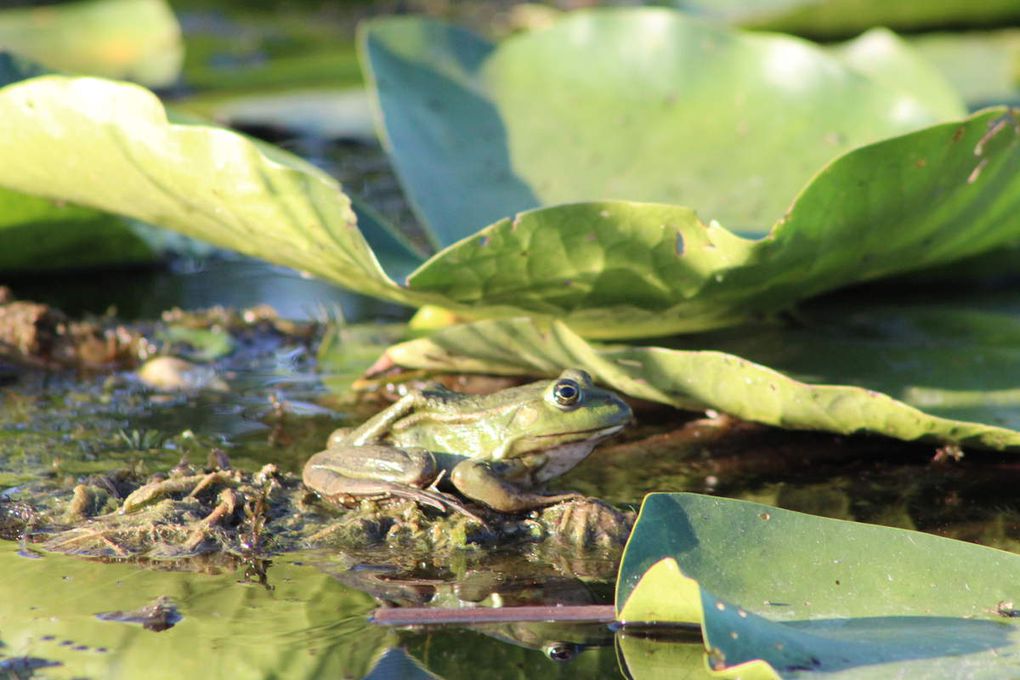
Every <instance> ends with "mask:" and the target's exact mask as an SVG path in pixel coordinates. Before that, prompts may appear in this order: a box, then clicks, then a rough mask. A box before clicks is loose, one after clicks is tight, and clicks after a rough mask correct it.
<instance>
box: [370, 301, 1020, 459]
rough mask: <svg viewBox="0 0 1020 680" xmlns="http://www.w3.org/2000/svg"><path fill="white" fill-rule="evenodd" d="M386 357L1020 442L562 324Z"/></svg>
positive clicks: (706, 354) (430, 343) (865, 393)
mask: <svg viewBox="0 0 1020 680" xmlns="http://www.w3.org/2000/svg"><path fill="white" fill-rule="evenodd" d="M385 357H386V359H387V361H388V362H390V363H393V364H396V365H400V366H408V367H416V368H430V369H435V370H455V371H467V372H489V373H501V374H520V373H526V374H533V375H550V376H552V375H555V374H556V373H558V371H559V370H560V369H561V367H563V366H577V367H579V368H584V369H586V370H588V371H589V372H590V373H591V374H592V375H593V376H594V377H595V378H596V380H598V381H599V382H602V383H604V384H606V385H608V386H610V387H613V388H614V389H617V390H619V391H620V392H623V393H625V394H628V395H630V396H632V397H638V398H641V399H648V400H651V401H657V402H660V403H665V404H672V405H674V406H677V407H679V408H689V409H703V408H712V409H716V410H718V411H722V412H725V413H730V414H732V415H735V416H738V417H740V418H743V419H745V420H752V421H756V422H761V423H765V424H768V425H776V426H779V427H785V428H791V429H809V430H828V431H831V432H838V433H842V434H852V433H858V432H870V433H874V434H882V435H885V436H889V437H895V438H897V439H904V440H908V441H910V440H917V439H922V440H926V441H936V442H949V443H955V444H962V445H967V446H976V447H981V448H991V449H1007V448H1009V449H1015V448H1020V432H1018V431H1016V430H1013V429H1009V428H1006V427H999V426H995V425H990V424H984V423H980V422H972V421H963V420H954V419H950V418H943V417H939V416H935V415H930V414H928V413H925V412H923V411H921V410H919V409H917V408H914V407H913V406H910V405H908V404H905V403H903V402H902V401H897V400H896V399H893V398H892V397H890V396H889V395H887V394H882V393H880V392H876V391H874V390H871V389H867V388H863V387H854V386H848V385H812V384H808V383H804V382H800V381H798V380H795V379H793V378H790V377H789V376H786V375H784V374H782V373H779V372H778V371H775V370H773V369H771V368H767V367H765V366H762V365H761V364H756V363H753V362H751V361H748V360H747V359H744V358H742V357H739V356H735V355H733V354H727V353H724V352H719V351H712V350H675V349H669V348H665V347H627V346H600V345H595V344H589V343H588V342H586V341H585V340H584V339H583V338H581V337H580V336H579V335H577V334H576V333H574V332H572V331H571V330H570V329H569V328H568V327H567V326H566V325H565V324H563V323H561V322H552V323H551V324H543V323H539V322H536V321H534V320H532V319H507V320H492V321H481V322H477V323H473V324H465V325H461V326H454V327H451V328H448V329H446V330H443V331H439V332H437V333H435V334H433V335H432V336H430V337H427V338H420V339H417V340H411V341H409V342H405V343H402V344H399V345H395V346H393V347H391V348H390V349H388V350H387V351H386V354H385Z"/></svg>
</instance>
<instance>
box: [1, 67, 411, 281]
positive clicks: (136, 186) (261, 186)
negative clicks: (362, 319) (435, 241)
mask: <svg viewBox="0 0 1020 680" xmlns="http://www.w3.org/2000/svg"><path fill="white" fill-rule="evenodd" d="M0 119H2V120H3V121H4V125H5V131H6V133H5V134H4V135H2V136H0V156H2V157H4V158H21V159H22V161H21V162H19V163H4V164H3V165H2V166H0V185H3V186H6V187H7V188H9V189H13V190H16V191H20V192H24V193H27V194H35V195H40V196H44V197H48V198H52V199H57V200H61V201H70V202H73V203H77V204H80V205H84V206H89V207H92V208H98V209H101V210H107V211H110V212H113V213H118V214H121V215H126V216H129V217H132V218H135V219H138V220H141V221H143V222H147V223H151V224H157V225H160V226H163V227H168V228H171V229H175V230H177V231H179V232H181V233H183V234H186V235H189V236H195V237H198V238H201V239H204V240H207V241H210V242H212V243H215V244H217V245H220V246H223V247H226V248H232V249H235V250H238V251H240V252H243V253H246V254H249V255H254V256H261V257H264V258H266V259H270V260H272V261H274V262H277V263H280V264H284V265H288V266H291V267H294V268H297V269H300V270H304V271H309V272H311V273H313V274H317V275H319V276H322V277H324V278H327V279H330V280H332V281H335V282H337V283H340V284H342V285H345V286H347V287H349V288H351V289H353V290H358V291H361V292H365V293H369V294H375V295H378V296H380V297H389V298H391V299H397V300H402V299H404V297H405V296H404V294H403V293H402V291H401V290H400V289H399V288H398V287H397V286H396V285H395V284H394V283H393V282H392V281H391V280H390V279H389V278H387V277H386V275H385V274H384V273H383V271H382V269H381V268H380V267H379V264H378V263H377V261H376V259H375V256H374V254H373V253H372V251H371V249H370V248H369V246H368V244H367V243H366V242H365V240H364V238H363V237H362V235H361V233H360V232H359V230H358V228H357V224H356V219H355V216H354V211H353V210H352V208H351V205H350V200H349V199H348V198H347V196H345V195H344V194H343V192H342V191H341V189H340V187H339V185H338V184H337V183H336V182H335V181H334V180H333V179H332V178H330V177H329V175H327V174H326V173H324V172H322V171H321V170H318V169H316V168H314V167H313V166H312V165H311V164H309V163H307V162H305V161H302V160H300V159H297V158H296V157H294V156H291V155H290V154H287V153H286V152H283V151H282V150H280V149H276V148H273V147H270V146H268V145H264V144H256V143H254V142H252V141H250V140H248V139H246V138H245V137H243V136H241V135H238V134H236V133H234V132H230V131H228V130H224V129H222V128H216V127H208V126H203V125H182V124H175V123H170V122H168V121H167V119H166V114H165V112H164V110H163V107H162V106H161V105H160V103H159V100H158V99H156V97H155V96H153V95H152V93H150V92H148V91H147V90H145V89H143V88H141V87H138V86H133V85H129V84H125V83H115V82H111V81H106V80H100V79H94V78H68V77H62V76H42V77H39V78H34V79H30V80H26V81H21V82H17V83H14V84H12V85H8V86H7V87H5V88H3V89H2V90H0Z"/></svg>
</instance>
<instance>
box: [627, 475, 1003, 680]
mask: <svg viewBox="0 0 1020 680" xmlns="http://www.w3.org/2000/svg"><path fill="white" fill-rule="evenodd" d="M1018 577H1020V557H1018V556H1016V555H1013V554H1011V553H1006V552H1002V551H998V550H994V549H991V548H985V547H981V546H976V545H973V544H969V543H964V542H960V541H954V540H951V539H946V538H941V537H937V536H931V535H928V534H922V533H918V532H913V531H906V530H903V529H893V528H888V527H879V526H873V525H866V524H856V523H853V522H846V521H842V520H832V519H825V518H820V517H814V516H811V515H805V514H802V513H798V512H793V511H789V510H781V509H778V508H772V507H770V506H765V505H759V504H757V503H748V502H744V501H735V500H728V499H721V498H714V497H709V496H701V495H697V494H651V495H649V496H648V497H647V498H646V499H645V503H644V505H643V507H642V511H641V515H640V517H639V519H638V523H637V525H636V526H635V528H634V533H633V534H632V536H631V540H630V543H629V544H628V547H627V552H626V554H625V555H624V559H623V563H622V565H621V568H620V578H619V580H618V582H617V612H618V617H619V618H620V619H621V620H623V621H624V622H628V621H630V622H644V623H658V624H663V623H667V622H677V623H697V624H701V625H702V629H703V635H704V638H705V644H706V648H707V649H708V662H709V665H710V666H711V667H713V668H715V669H716V670H720V671H726V673H725V674H724V677H783V678H787V677H806V676H807V675H809V674H810V673H812V672H826V673H838V672H844V673H846V674H847V676H851V675H852V677H855V678H856V677H891V676H894V675H897V674H900V675H904V674H905V675H914V676H924V677H960V676H961V675H966V676H968V677H996V676H1002V675H1004V674H1005V675H1009V674H1011V673H1012V672H1014V670H1015V667H1016V663H1017V662H1016V658H1017V653H1018V652H1020V627H1018V626H1017V625H1016V624H1015V623H1011V622H1010V617H1012V612H1013V611H1014V610H1013V609H1012V607H1013V605H1012V603H1013V601H1014V598H1016V597H1017V596H1018V595H1020V590H1018V587H1017V582H1018ZM625 630H626V624H625ZM1008 669H1014V670H1008ZM770 670H771V671H772V673H770V672H769V671H770ZM638 675H640V674H638ZM837 677H838V676H837Z"/></svg>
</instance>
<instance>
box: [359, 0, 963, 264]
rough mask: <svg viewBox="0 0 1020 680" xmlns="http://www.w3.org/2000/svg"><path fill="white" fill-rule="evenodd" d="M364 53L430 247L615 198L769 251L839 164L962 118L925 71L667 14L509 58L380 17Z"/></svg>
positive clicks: (480, 44) (541, 36) (611, 13)
mask: <svg viewBox="0 0 1020 680" xmlns="http://www.w3.org/2000/svg"><path fill="white" fill-rule="evenodd" d="M887 40H888V41H893V40H895V38H892V37H887ZM361 48H362V53H363V61H364V66H365V69H366V71H367V75H368V77H369V80H370V84H372V85H373V86H374V88H375V93H376V96H377V98H378V102H379V107H380V111H381V123H382V126H383V128H384V131H385V136H386V138H387V140H388V144H389V150H390V152H391V154H392V156H393V159H394V163H395V165H396V168H397V170H398V172H399V175H400V177H401V179H402V181H403V183H404V187H405V190H406V192H407V194H408V195H409V197H410V199H411V201H412V202H413V204H414V205H415V207H416V208H417V209H418V213H419V215H420V217H421V218H422V219H423V221H424V222H426V223H427V224H428V225H429V226H430V227H431V228H432V230H433V232H434V241H435V245H437V246H442V245H446V244H449V243H451V242H453V241H455V240H457V239H459V238H462V237H464V236H467V235H468V234H470V233H472V232H474V231H475V230H477V229H478V228H479V227H480V226H482V225H484V224H488V223H490V222H493V221H494V220H497V219H499V218H502V217H505V216H507V215H511V214H513V213H515V212H517V211H520V210H524V209H528V208H534V207H537V206H543V205H554V204H559V203H569V202H576V201H590V200H605V199H627V200H635V201H656V202H665V203H673V204H678V205H686V206H690V207H692V208H695V209H697V210H698V211H699V214H700V215H702V216H703V217H704V218H706V219H708V218H711V219H715V220H718V221H720V222H721V223H723V224H724V225H726V226H727V227H728V228H729V229H731V230H733V231H737V232H740V233H745V234H759V235H760V234H763V233H765V232H766V231H767V229H768V225H769V224H770V223H771V222H772V221H774V220H775V219H776V218H778V217H780V216H781V215H782V214H783V212H784V210H785V209H786V208H787V206H788V204H789V201H790V198H791V197H792V196H793V195H794V194H795V193H796V191H797V190H798V189H799V188H800V187H801V186H803V185H804V184H805V183H806V182H807V181H808V180H809V179H810V178H811V177H812V175H814V174H815V173H816V172H817V171H818V169H819V168H820V167H821V166H822V165H824V164H825V163H826V162H827V161H829V160H831V159H832V158H834V157H835V156H837V155H839V154H841V153H843V152H846V151H848V150H850V149H853V148H854V147H857V146H860V145H862V144H866V143H868V142H872V141H876V140H878V139H881V138H884V137H890V136H893V135H897V134H902V133H904V132H907V131H909V130H913V129H916V128H918V127H921V126H924V125H928V124H931V123H935V122H938V121H940V120H945V119H947V118H953V117H956V116H959V115H961V114H962V113H963V107H962V104H961V103H960V102H959V100H958V98H954V97H953V96H952V93H951V92H950V91H949V90H948V89H947V88H946V86H945V85H944V84H943V85H942V86H941V87H935V90H937V92H936V91H933V90H932V89H931V87H929V85H930V84H931V83H933V82H936V81H938V80H939V78H940V76H939V75H938V74H937V72H935V71H934V69H932V68H931V67H925V66H924V65H923V64H922V63H921V62H920V61H919V60H915V61H917V63H916V68H915V69H914V70H915V72H916V71H920V70H924V69H925V68H927V72H928V73H927V74H926V76H925V77H924V78H923V79H922V80H923V84H922V83H921V82H920V81H917V82H914V83H913V85H914V87H913V89H912V90H910V92H909V93H908V92H907V91H905V90H904V89H902V88H900V87H890V86H889V84H888V79H887V78H882V79H873V78H871V77H869V76H867V75H865V74H864V73H863V72H861V71H858V70H855V69H854V68H852V67H850V66H847V65H846V64H844V63H842V62H841V61H840V60H838V59H836V58H834V57H833V56H831V55H830V54H828V53H826V52H825V51H824V50H822V49H820V48H818V47H816V46H814V45H812V44H811V43H808V42H806V41H803V40H798V39H795V38H790V37H784V36H777V35H756V34H750V33H742V32H739V31H732V30H729V29H726V28H723V27H720V26H718V25H716V24H711V23H706V22H702V21H699V20H697V19H694V18H692V17H689V16H686V15H684V14H682V13H679V12H675V11H671V10H667V9H655V8H637V9H618V10H593V11H581V12H574V13H571V14H569V15H567V16H566V17H565V18H564V19H562V20H561V21H559V22H558V23H556V24H555V25H553V26H552V27H551V28H549V29H546V30H539V31H533V32H529V33H524V34H519V35H517V36H514V37H511V38H510V39H508V40H505V41H503V42H502V43H500V44H499V45H493V44H491V43H489V42H487V41H486V40H484V39H482V38H481V37H479V36H477V35H475V34H473V33H471V32H469V31H466V30H464V29H460V28H456V27H454V26H450V25H447V24H443V23H439V22H436V21H431V20H428V19H423V18H417V17H414V18H408V17H401V18H386V19H380V20H375V21H372V22H369V23H368V24H367V25H366V27H365V28H364V30H363V31H362V34H361ZM899 49H900V51H909V47H907V46H901V47H900V48H899ZM947 93H948V94H947ZM778 159H782V160H781V161H779V160H778ZM465 196H470V197H471V200H469V201H465V200H463V197H465Z"/></svg>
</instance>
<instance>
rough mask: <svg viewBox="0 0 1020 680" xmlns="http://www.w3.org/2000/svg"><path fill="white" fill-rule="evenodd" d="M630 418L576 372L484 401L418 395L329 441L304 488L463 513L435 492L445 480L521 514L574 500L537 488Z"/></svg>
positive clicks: (617, 401) (309, 467) (610, 395)
mask: <svg viewBox="0 0 1020 680" xmlns="http://www.w3.org/2000/svg"><path fill="white" fill-rule="evenodd" d="M630 420H631V410H630V407H629V406H628V405H627V404H626V402H624V401H623V400H622V399H621V398H620V397H619V396H618V395H617V394H616V393H615V392H611V391H609V390H605V389H601V388H599V387H596V386H595V385H594V384H593V383H592V380H591V376H589V375H588V374H587V373H586V372H584V371H582V370H578V369H568V370H566V371H564V372H563V373H562V374H561V375H560V376H559V377H558V378H557V379H556V380H552V381H542V382H536V383H532V384H530V385H522V386H520V387H513V388H510V389H506V390H502V391H500V392H496V393H494V394H489V395H484V396H474V395H467V394H461V393H459V392H452V391H450V390H447V389H445V388H442V387H436V388H431V389H425V390H421V391H414V392H410V393H408V394H407V395H405V396H404V397H402V398H401V399H400V400H399V401H397V402H396V403H394V404H393V405H392V406H390V407H389V408H387V409H386V410H384V411H382V412H380V413H378V414H377V415H375V416H374V417H372V418H370V419H369V420H368V421H366V422H365V423H364V424H363V425H362V426H361V427H358V428H357V429H354V430H337V431H336V432H334V433H333V434H332V435H330V438H329V442H328V444H327V448H326V450H325V451H321V452H319V453H317V454H315V455H314V456H312V457H311V458H310V459H309V460H308V462H307V463H306V464H305V468H304V482H305V484H306V485H307V486H308V487H309V488H311V489H312V490H313V491H316V492H318V493H319V494H320V495H322V496H325V497H327V498H329V499H341V498H347V497H359V496H375V497H386V496H400V497H405V498H411V499H414V500H416V501H418V502H419V503H422V504H424V505H430V506H433V507H437V508H440V509H456V510H463V506H462V505H460V504H459V502H458V501H457V500H456V499H455V498H454V497H452V496H451V495H449V494H447V493H443V492H441V491H438V490H437V489H436V486H437V484H438V483H439V482H440V481H442V483H443V484H444V485H445V486H446V487H447V488H449V487H451V486H452V488H453V489H455V490H456V491H457V492H459V493H460V494H461V495H462V496H464V497H465V498H467V499H469V500H472V501H476V502H478V503H482V504H484V505H486V506H488V507H490V508H492V509H494V510H497V511H500V512H519V511H522V510H528V509H531V508H536V507H541V506H544V505H550V504H552V503H557V502H559V501H563V500H568V499H570V498H575V497H576V496H577V495H576V494H570V493H567V494H544V493H538V492H535V491H533V490H532V489H533V488H534V487H537V486H540V485H542V484H544V483H545V482H547V481H549V480H551V479H554V478H556V477H559V476H560V475H562V474H564V473H565V472H567V471H568V470H570V469H571V468H573V467H574V466H575V465H577V464H578V463H579V462H581V461H582V460H583V459H584V458H585V457H586V456H587V455H588V454H589V453H591V451H592V449H593V448H594V447H595V445H596V444H598V443H599V442H600V441H602V440H603V439H605V438H606V437H608V436H610V435H612V434H615V433H616V432H619V431H620V430H621V429H623V427H624V426H625V425H626V424H627V423H628V422H629V421H630ZM467 514H470V513H467Z"/></svg>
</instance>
